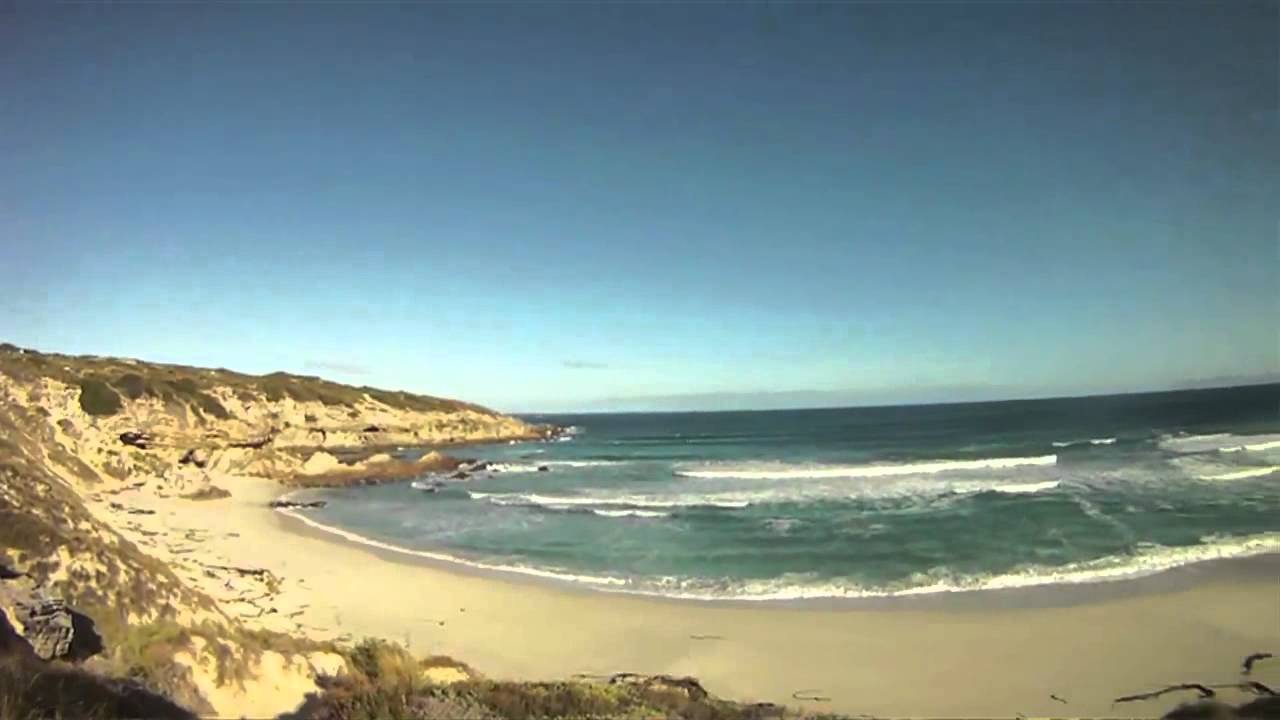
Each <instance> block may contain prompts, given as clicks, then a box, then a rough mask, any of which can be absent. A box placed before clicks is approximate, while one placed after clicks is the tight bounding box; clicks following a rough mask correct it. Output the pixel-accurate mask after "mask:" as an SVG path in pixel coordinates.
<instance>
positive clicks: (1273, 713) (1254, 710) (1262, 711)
mask: <svg viewBox="0 0 1280 720" xmlns="http://www.w3.org/2000/svg"><path fill="white" fill-rule="evenodd" d="M1236 715H1238V716H1240V717H1242V718H1258V719H1259V720H1261V718H1280V695H1271V696H1268V697H1260V698H1258V699H1257V700H1253V701H1251V702H1247V703H1245V704H1244V705H1241V706H1239V707H1237V708H1236Z"/></svg>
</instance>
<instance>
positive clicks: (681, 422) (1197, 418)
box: [293, 384, 1280, 600]
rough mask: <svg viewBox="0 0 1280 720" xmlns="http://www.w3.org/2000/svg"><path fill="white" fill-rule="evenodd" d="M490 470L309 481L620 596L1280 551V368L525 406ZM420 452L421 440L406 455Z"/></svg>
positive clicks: (1099, 576) (380, 535)
mask: <svg viewBox="0 0 1280 720" xmlns="http://www.w3.org/2000/svg"><path fill="white" fill-rule="evenodd" d="M528 419H530V420H532V421H535V422H550V423H556V424H559V425H564V426H570V427H571V434H570V435H568V436H566V437H565V438H562V439H561V440H560V441H553V442H531V443H519V444H511V445H481V446H472V447H467V448H465V449H457V450H455V451H454V452H455V454H459V455H466V456H468V457H475V458H479V459H483V460H487V461H490V462H492V463H494V465H493V467H492V468H491V470H489V471H484V472H479V473H476V474H474V475H473V476H471V477H470V478H467V479H465V480H449V481H446V483H445V484H444V486H443V487H442V488H441V489H439V490H437V491H435V492H429V491H428V490H427V489H426V488H428V487H429V482H428V481H430V480H438V479H440V478H423V479H420V480H418V481H413V482H405V483H396V484H387V485H379V486H363V487H353V488H343V489H327V490H315V491H306V492H305V493H304V494H305V495H306V496H307V497H308V499H311V498H322V499H326V500H328V501H329V503H328V505H327V506H326V507H324V508H322V509H316V510H308V511H303V512H297V511H293V514H295V515H298V516H300V517H303V518H304V519H305V520H306V521H307V522H308V523H310V524H312V525H317V526H322V527H324V528H327V529H330V530H331V531H334V532H338V533H340V534H342V535H344V536H346V537H348V538H349V539H353V540H357V541H360V542H366V543H370V544H374V545H378V546H382V547H390V548H394V549H399V550H401V551H403V552H410V553H415V554H419V555H422V556H424V557H430V558H436V559H442V560H449V561H452V562H458V563H463V564H466V565H470V566H474V567H481V568H488V569H492V570H498V571H503V572H512V573H520V574H524V575H534V576H540V577H546V578H555V579H559V580H561V581H566V582H571V583H575V584H581V585H583V586H585V587H591V588H596V589H600V590H605V591H614V592H633V593H643V594H654V595H663V596H671V597H680V598H696V599H707V600H714V599H734V600H789V599H799V598H857V597H881V596H892V595H910V594H921V593H937V592H948V591H958V590H984V589H999V588H1010V587H1026V586H1032V585H1045V584H1055V583H1081V582H1094V581H1104V580H1110V579H1119V578H1127V577H1136V576H1140V575H1146V574H1151V573H1154V572H1158V571H1160V570H1164V569H1168V568H1173V567H1177V566H1180V565H1185V564H1188V563H1193V562H1198V561H1203V560H1208V559H1213V558H1225V557H1237V556H1244V555H1253V554H1259V553H1264V552H1275V551H1280V384H1277V385H1265V386H1253V387H1244V388H1230V389H1214V390H1194V391H1181V392H1170V393H1151V394H1137V395H1116V396H1104V397H1087V398H1066V399H1048V400H1027V401H1010V402H992V403H966V404H948V405H929V406H900V407H876V408H846V409H822V410H781V411H761V412H708V413H638V414H589V415H543V416H530V417H529V418H528ZM414 452H419V451H406V454H412V453H414Z"/></svg>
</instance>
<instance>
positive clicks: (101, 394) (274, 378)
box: [0, 343, 492, 418]
mask: <svg viewBox="0 0 1280 720" xmlns="http://www.w3.org/2000/svg"><path fill="white" fill-rule="evenodd" d="M0 372H3V373H5V374H7V375H10V376H11V377H14V378H16V379H19V380H26V381H31V380H35V379H37V378H40V377H47V378H51V379H53V380H57V381H59V382H63V383H66V384H69V385H78V386H80V387H81V395H82V399H81V403H82V404H85V403H86V400H85V397H86V396H87V397H88V401H87V404H88V406H89V407H92V408H93V410H92V411H91V410H89V407H86V408H85V411H86V412H90V414H104V415H111V414H114V413H115V412H119V409H120V408H119V407H118V405H119V403H120V396H121V395H123V396H124V397H126V398H129V399H131V400H137V399H139V398H142V397H154V398H158V399H161V400H165V401H173V402H181V403H183V404H185V405H187V406H188V407H191V408H192V409H193V410H195V411H196V412H199V413H202V414H204V415H209V416H212V417H215V418H226V417H228V416H229V414H228V412H227V410H226V408H225V407H223V405H222V404H221V403H220V402H218V400H217V398H215V397H213V395H211V394H209V390H211V389H212V388H215V387H218V388H228V389H229V390H231V392H232V393H233V394H235V395H236V396H237V397H239V398H240V399H241V400H242V401H246V402H254V401H257V400H259V399H267V400H283V399H284V398H286V397H288V398H292V399H293V400H296V401H298V402H321V403H324V404H325V405H345V406H355V405H357V404H358V403H360V402H361V401H363V400H364V398H365V396H366V395H368V396H369V397H372V398H373V399H375V400H377V401H379V402H382V403H385V404H386V405H389V406H391V407H393V408H397V409H401V410H415V411H419V412H457V411H460V410H473V411H476V412H480V413H486V414H491V413H492V411H491V410H488V409H486V408H483V407H480V406H479V405H472V404H470V403H464V402H460V401H457V400H448V399H445V398H438V397H431V396H428V395H414V394H412V393H406V392H400V391H394V390H382V389H379V388H372V387H353V386H350V385H342V384H339V383H335V382H331V381H329V380H324V379H322V378H318V377H314V376H309V375H293V374H290V373H283V372H275V373H271V374H268V375H258V376H255V375H246V374H243V373H238V372H234V371H231V370H226V369H223V368H218V369H213V370H205V369H201V368H194V367H188V366H185V365H164V364H160V363H145V362H138V361H133V360H124V359H119V358H104V357H97V356H75V355H60V354H56V353H39V352H35V351H32V350H21V349H19V348H17V347H15V346H13V345H10V344H7V343H6V344H0ZM86 384H87V387H88V389H87V390H86ZM112 397H114V401H113V400H112V399H111V398H112ZM113 407H114V409H112V408H113Z"/></svg>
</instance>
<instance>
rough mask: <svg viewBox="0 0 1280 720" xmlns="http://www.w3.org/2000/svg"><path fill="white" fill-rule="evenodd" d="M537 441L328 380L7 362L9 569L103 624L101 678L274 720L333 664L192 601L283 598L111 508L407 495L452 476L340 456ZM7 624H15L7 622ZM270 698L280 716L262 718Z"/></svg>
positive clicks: (40, 358) (435, 407)
mask: <svg viewBox="0 0 1280 720" xmlns="http://www.w3.org/2000/svg"><path fill="white" fill-rule="evenodd" d="M545 435H546V431H545V430H544V429H542V428H538V427H534V426H530V425H528V424H526V423H524V422H522V421H520V420H517V419H515V418H511V417H506V416H503V415H500V414H497V413H494V412H492V411H490V410H487V409H485V408H482V407H478V406H475V405H470V404H466V403H461V402H456V401H451V400H442V399H439V398H431V397H424V396H417V395H410V394H407V393H397V392H388V391H383V390H377V389H374V388H352V387H348V386H344V385H338V384H336V383H331V382H327V381H324V380H320V379H318V378H306V377H297V376H291V375H283V374H275V375H268V376H261V377H255V376H249V375H242V374H239V373H234V372H231V371H227V370H202V369H196V368H187V367H178V366H168V365H157V364H150V363H143V362H138V361H133V360H119V359H110V358H96V357H91V358H85V357H69V356H62V355H52V354H42V353H37V352H32V351H23V350H19V349H17V348H14V347H13V346H8V345H0V569H3V570H4V572H5V573H17V574H20V575H21V576H23V582H29V583H33V584H34V585H36V586H37V587H38V588H39V590H40V592H41V593H47V594H48V595H50V596H56V597H58V598H61V599H64V600H65V601H66V602H67V603H68V604H69V605H71V606H73V607H74V608H75V609H76V610H78V611H80V612H82V613H84V614H85V615H88V616H89V617H90V618H92V619H93V621H94V622H95V623H96V624H97V630H98V632H100V633H101V635H102V638H103V640H104V641H105V645H106V651H105V652H104V653H103V656H102V657H100V658H95V660H94V661H91V663H92V662H98V663H99V664H101V665H103V666H104V667H105V668H106V669H108V670H109V671H111V672H114V673H117V674H119V673H126V674H128V675H130V676H132V677H134V678H135V679H138V680H141V681H143V682H144V683H146V684H147V685H149V686H150V687H152V688H153V689H155V690H159V691H163V692H164V693H165V694H167V695H168V696H169V697H172V698H175V699H177V700H179V701H180V702H182V703H183V704H184V705H185V706H187V707H188V708H191V709H193V710H197V711H203V712H208V711H213V710H216V711H219V712H221V713H222V714H239V713H242V712H249V713H251V714H255V715H260V714H274V712H278V711H280V710H282V709H288V708H289V707H292V704H291V703H296V701H298V700H300V699H301V695H302V694H303V693H304V692H306V691H307V689H308V688H310V689H314V687H315V685H314V682H313V678H314V677H315V676H316V674H317V673H318V672H321V671H324V672H326V673H329V674H332V673H333V672H336V671H337V669H338V668H340V667H341V666H342V664H343V661H342V659H341V657H340V656H338V655H336V654H334V653H333V652H332V649H333V648H332V647H330V646H327V645H325V644H324V643H313V642H307V641H301V640H299V639H297V638H293V637H288V636H285V635H282V634H280V633H279V632H276V631H275V629H274V628H273V626H272V625H270V624H267V623H265V622H264V623H256V624H249V623H250V621H248V620H244V619H242V618H243V617H244V614H243V612H242V609H243V608H242V607H241V606H240V605H237V604H236V601H234V600H232V601H228V600H226V599H215V598H213V597H211V596H210V595H209V594H207V593H205V592H201V591H200V590H199V589H197V587H198V585H197V583H196V580H197V578H206V579H207V577H214V574H217V576H218V577H217V581H216V586H217V587H219V588H221V587H223V585H224V578H225V587H226V588H228V593H229V594H234V595H238V596H241V597H246V596H247V597H256V596H261V595H265V594H270V593H271V591H272V588H273V583H276V582H277V579H276V578H274V577H272V576H271V575H270V573H266V574H262V573H261V572H255V571H247V570H246V569H243V568H234V567H225V566H219V565H215V564H210V563H205V562H201V561H200V560H199V559H195V556H194V555H193V556H191V558H193V559H184V558H181V557H178V556H176V555H173V554H172V553H169V554H165V553H160V554H159V555H156V554H153V553H156V552H159V550H151V551H147V550H144V549H142V548H140V547H139V545H138V544H135V542H131V541H130V540H129V539H126V535H127V536H129V537H132V538H133V539H134V541H136V542H138V543H143V544H147V543H150V542H151V539H150V538H148V537H147V535H148V534H150V535H154V534H155V533H147V532H146V531H144V530H143V529H142V528H141V527H138V526H137V523H136V522H135V519H136V517H137V516H136V515H135V514H136V513H144V512H145V513H153V512H154V511H148V510H141V509H137V508H133V507H130V506H129V505H127V504H125V503H121V502H117V501H116V496H117V495H119V494H121V493H125V494H130V493H132V495H130V496H131V497H137V496H138V493H145V494H154V495H158V496H167V497H176V498H190V499H191V501H192V502H195V501H198V500H201V499H207V498H217V497H219V496H220V495H225V491H224V490H223V489H222V488H220V487H219V486H218V480H219V478H225V477H228V476H236V477H237V478H239V479H241V480H244V479H246V478H248V479H252V478H259V479H260V480H261V481H262V482H282V483H300V484H323V483H346V482H366V481H370V480H377V479H383V478H388V477H403V476H406V475H412V474H416V473H421V472H425V471H428V470H432V469H445V468H448V467H451V466H452V464H453V463H452V461H451V460H450V459H449V458H446V457H444V456H442V455H440V454H439V453H431V454H428V455H426V456H424V457H423V458H422V459H421V460H407V459H399V458H394V457H392V456H391V455H389V454H385V453H378V454H375V455H373V457H371V458H365V459H364V460H362V461H358V462H354V463H353V462H341V461H340V460H339V459H338V456H343V455H347V454H349V453H345V452H341V451H349V450H353V449H355V450H363V453H362V454H365V455H368V454H371V453H374V452H375V450H376V449H378V448H388V449H389V448H393V447H395V446H423V445H434V444H449V443H461V442H479V441H500V440H514V439H536V438H541V437H545ZM357 454H361V453H357ZM182 502H186V501H182ZM187 539H188V540H192V541H196V542H198V541H199V538H187ZM149 547H150V546H149ZM175 571H176V572H175ZM206 576H207V577H206ZM4 577H5V576H4V575H0V581H3V579H4ZM206 585H207V583H206ZM0 613H8V614H9V616H10V617H9V619H10V620H11V621H14V620H15V618H14V613H13V608H6V607H0ZM268 617H273V616H268ZM268 688H274V690H272V691H271V692H272V693H274V694H275V695H276V696H277V697H278V703H277V704H279V705H280V707H277V706H276V704H272V703H273V702H275V701H269V702H266V704H255V702H257V701H258V700H260V699H261V698H263V697H266V696H268V695H269V694H270V693H268V691H267V689H268ZM281 688H287V689H288V691H287V692H285V691H283V690H281Z"/></svg>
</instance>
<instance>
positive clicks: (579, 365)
mask: <svg viewBox="0 0 1280 720" xmlns="http://www.w3.org/2000/svg"><path fill="white" fill-rule="evenodd" d="M564 366H565V367H567V368H570V369H572V370H607V369H608V368H609V366H608V365H606V364H605V363H598V362H587V361H586V360H565V361H564Z"/></svg>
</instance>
